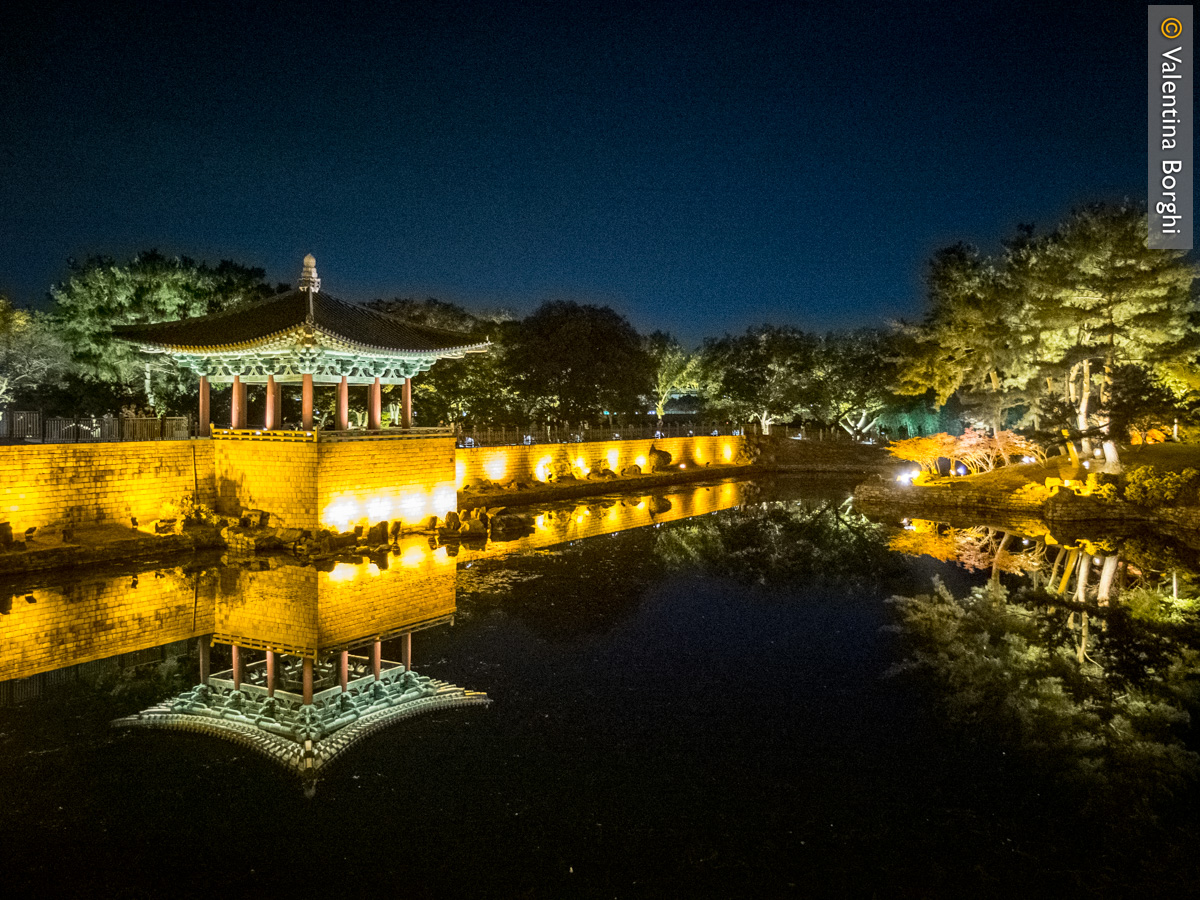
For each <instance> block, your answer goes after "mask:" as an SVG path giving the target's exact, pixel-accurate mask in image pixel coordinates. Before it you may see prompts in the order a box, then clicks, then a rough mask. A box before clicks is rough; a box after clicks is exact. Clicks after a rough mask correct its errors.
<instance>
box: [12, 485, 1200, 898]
mask: <svg viewBox="0 0 1200 900" xmlns="http://www.w3.org/2000/svg"><path fill="white" fill-rule="evenodd" d="M852 488H853V484H851V483H843V482H839V481H812V480H808V481H805V480H797V479H789V478H776V479H762V480H759V481H755V482H747V481H723V482H713V483H711V484H700V485H689V486H686V487H676V488H671V489H667V490H660V491H658V492H656V493H654V494H646V495H640V496H639V495H620V494H614V495H612V496H608V497H598V498H590V499H587V500H580V501H573V502H570V503H563V504H557V505H554V506H551V507H547V508H544V509H537V510H529V512H528V515H527V516H526V518H525V525H526V526H527V527H524V528H521V529H518V530H517V531H516V532H514V533H512V534H511V535H509V536H510V538H511V539H510V540H505V541H496V540H493V541H489V542H486V543H484V542H472V543H459V542H454V541H446V540H444V539H443V540H439V539H438V538H437V537H430V536H426V535H419V536H413V537H411V538H407V539H405V540H404V542H402V543H401V545H399V546H397V547H396V548H394V549H393V550H392V551H391V552H390V553H386V554H384V555H383V556H382V557H381V556H379V555H376V556H375V557H363V558H347V559H344V560H342V561H339V562H337V563H336V564H327V565H324V566H322V567H319V568H314V567H312V566H306V565H301V564H299V563H298V562H297V561H296V560H292V559H288V558H274V559H267V558H253V557H251V558H224V559H221V558H215V557H214V558H207V557H201V558H197V559H193V560H188V561H187V562H186V564H181V565H178V566H176V567H170V568H159V569H148V570H139V569H138V568H137V567H136V566H130V567H125V568H119V567H118V568H116V569H112V570H105V571H94V572H83V573H69V574H68V573H62V574H59V575H53V574H51V575H48V576H46V577H43V578H41V579H39V580H27V581H22V582H12V583H9V584H5V585H3V586H0V601H2V602H3V605H2V606H0V613H3V615H0V700H2V701H3V703H4V705H3V706H0V796H3V797H4V803H3V805H2V806H0V834H3V836H4V837H3V841H2V842H0V845H2V846H3V851H2V852H0V861H2V862H3V865H4V871H5V877H6V882H7V883H8V884H9V885H13V886H15V887H16V888H18V889H20V888H27V889H31V890H32V889H36V890H41V891H45V892H46V893H47V894H49V895H55V894H64V895H71V896H93V895H103V896H146V897H150V896H156V897H157V896H162V895H167V894H170V895H174V896H180V895H183V896H191V895H199V894H202V893H203V894H206V895H213V894H214V893H216V894H221V893H224V894H225V895H236V896H244V895H248V894H250V893H252V892H259V891H265V892H270V893H272V894H280V893H288V892H309V893H311V892H313V891H314V889H315V890H318V891H321V892H325V891H339V892H346V891H349V892H352V893H356V894H357V893H363V892H365V891H368V890H371V891H377V890H383V891H386V892H387V893H388V894H389V895H399V896H404V897H442V896H456V897H476V896H491V897H597V898H600V897H619V898H625V897H697V896H714V897H741V896H745V897H751V896H753V897H776V896H796V897H807V896H872V895H876V896H889V897H910V896H911V897H929V896H961V895H962V894H963V893H964V892H965V891H967V890H970V891H971V892H972V893H974V894H975V895H980V896H1000V895H1010V894H1012V893H1013V892H1015V891H1025V892H1027V893H1030V894H1033V895H1039V896H1040V895H1045V894H1049V893H1051V892H1054V893H1057V894H1060V895H1063V896H1078V895H1084V896H1089V895H1098V896H1106V895H1112V894H1123V893H1128V892H1131V891H1133V890H1135V889H1141V890H1147V891H1152V892H1154V893H1165V892H1167V891H1172V892H1173V893H1178V894H1186V893H1188V891H1189V890H1190V889H1191V886H1192V884H1194V879H1195V878H1196V876H1197V875H1198V874H1200V872H1198V871H1197V868H1198V867H1197V864H1196V862H1195V859H1194V852H1193V849H1192V848H1193V846H1194V838H1195V834H1196V824H1197V822H1196V815H1195V813H1194V812H1193V810H1194V808H1195V806H1196V804H1195V800H1196V791H1195V773H1196V771H1197V769H1198V768H1200V766H1198V765H1197V759H1198V758H1197V756H1196V755H1195V750H1196V749H1197V738H1196V735H1195V733H1194V731H1193V729H1192V727H1191V724H1190V722H1191V716H1192V715H1194V714H1195V712H1196V711H1197V710H1196V706H1197V697H1198V696H1200V691H1198V690H1197V684H1198V679H1197V677H1196V676H1197V674H1198V673H1200V662H1198V658H1200V657H1198V654H1197V649H1196V648H1197V647H1200V638H1198V637H1197V635H1198V632H1197V627H1196V626H1197V616H1196V613H1195V604H1194V603H1193V601H1192V599H1191V598H1193V597H1194V596H1195V595H1196V590H1195V573H1196V571H1197V564H1196V552H1195V550H1194V549H1192V548H1189V547H1187V546H1186V545H1181V544H1175V543H1171V542H1170V541H1167V540H1166V539H1162V538H1159V537H1156V536H1154V535H1147V534H1126V535H1116V536H1111V535H1110V536H1105V535H1073V536H1070V537H1069V538H1068V537H1067V536H1061V535H1060V536H1055V535H1052V534H1050V533H1048V531H1046V530H1045V529H1044V528H1041V527H1040V526H1039V525H1038V523H1000V524H998V525H992V526H989V525H986V524H980V523H970V522H957V523H934V522H922V521H909V520H902V519H900V518H896V519H894V520H884V521H872V520H870V519H868V518H866V517H865V516H863V515H861V514H860V513H858V512H856V511H855V510H854V509H853V507H852V505H851V504H850V502H849V497H850V493H851V490H852ZM1081 585H1082V587H1080V586H1081ZM6 598H7V599H6ZM892 598H907V599H892ZM406 634H412V637H411V660H412V668H413V669H414V670H415V671H416V672H417V673H419V674H420V675H421V676H427V677H428V678H431V679H436V680H438V681H439V682H444V683H447V684H450V685H457V686H461V687H462V688H465V689H468V690H470V691H480V692H486V693H487V695H488V697H489V698H490V700H491V701H492V702H491V705H490V706H486V707H485V706H473V707H466V708H451V709H441V710H435V711H431V712H427V713H425V714H424V715H420V716H414V717H411V718H405V719H403V720H402V721H397V722H394V723H393V724H390V725H389V726H388V727H386V728H381V729H379V730H376V731H375V732H374V733H371V734H369V735H368V736H365V737H363V738H362V739H361V740H357V741H356V742H355V743H354V744H353V746H350V747H349V748H348V749H346V750H345V752H343V753H342V754H341V755H340V756H339V757H338V758H337V759H336V760H335V761H334V762H332V763H331V764H330V765H329V766H328V767H327V768H326V769H324V770H322V771H321V773H320V776H319V778H317V779H316V781H315V793H314V792H312V791H310V792H309V794H310V795H311V796H309V795H306V792H305V790H304V789H303V786H302V783H301V779H300V778H298V777H297V776H296V774H295V773H294V772H291V771H288V770H287V769H286V768H285V767H283V766H280V765H277V764H275V763H274V762H272V761H271V760H269V759H268V758H266V757H265V756H263V755H261V754H259V753H255V752H253V751H251V750H250V749H248V748H247V747H246V746H244V745H239V744H237V743H233V742H230V741H227V740H222V739H220V738H218V737H214V736H211V735H207V734H198V733H186V732H181V731H177V730H153V729H122V728H113V727H111V725H110V722H112V720H114V719H117V718H119V717H124V716H130V715H134V714H136V713H138V712H139V711H140V710H145V709H147V708H150V707H152V706H154V705H155V704H162V703H164V702H167V703H169V702H171V700H172V698H177V697H178V696H180V695H181V694H182V693H183V692H185V691H187V690H188V689H190V688H191V687H193V686H194V684H195V683H196V681H197V680H198V677H199V676H198V672H199V668H198V667H199V655H198V652H197V646H198V640H197V639H198V638H201V637H204V643H205V644H207V642H208V641H207V636H208V635H216V636H217V642H216V644H215V646H214V647H213V649H212V651H211V653H212V670H213V672H217V670H219V669H221V668H226V669H227V668H229V665H230V657H229V649H228V646H227V643H228V642H229V641H232V640H235V639H236V640H240V641H242V643H243V644H244V645H245V646H246V647H248V648H252V647H260V648H261V647H267V646H274V647H277V648H280V649H288V650H289V651H291V652H294V653H295V654H296V655H297V657H299V656H303V655H304V654H306V653H307V654H316V655H317V657H318V659H319V660H321V659H325V658H327V657H328V658H331V659H332V658H335V656H336V653H337V652H338V651H339V650H340V649H344V648H347V647H350V648H352V649H353V652H355V653H358V652H360V651H359V650H358V649H354V648H358V647H362V646H363V645H364V641H365V639H366V638H367V637H370V636H379V637H381V638H382V655H383V657H384V659H385V660H392V661H394V660H400V659H402V658H403V657H404V654H405V653H406V652H409V647H408V646H406V645H405V641H406V639H405V638H404V637H403V635H406ZM222 636H224V637H222ZM223 641H224V643H223ZM248 652H250V653H253V652H254V651H252V650H250V651H248ZM331 654H333V656H331ZM261 656H262V654H261V653H259V658H261ZM360 668H361V667H360ZM285 669H286V666H285ZM256 671H257V670H256ZM333 671H334V670H333V669H331V668H329V667H328V666H327V667H325V668H324V669H320V668H319V670H318V673H317V689H318V691H319V690H320V689H321V686H322V684H324V683H325V682H322V681H321V679H322V678H323V677H324V678H326V679H327V681H328V679H329V678H333V679H334V680H335V681H336V674H331V673H332V672H333ZM322 672H324V675H323V674H322ZM247 679H248V681H252V680H253V679H252V678H250V676H247ZM293 681H294V679H293ZM283 683H285V685H290V684H292V683H293V682H286V681H285V682H283ZM251 689H253V690H258V691H260V692H261V690H262V688H261V686H259V687H253V688H243V690H251ZM331 690H333V691H334V693H336V688H333V689H331Z"/></svg>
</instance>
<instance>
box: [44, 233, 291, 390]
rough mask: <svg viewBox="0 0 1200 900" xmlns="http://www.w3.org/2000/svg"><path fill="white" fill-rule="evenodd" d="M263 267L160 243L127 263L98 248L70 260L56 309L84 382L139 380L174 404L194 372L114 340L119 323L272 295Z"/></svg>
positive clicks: (56, 292)
mask: <svg viewBox="0 0 1200 900" xmlns="http://www.w3.org/2000/svg"><path fill="white" fill-rule="evenodd" d="M264 275H265V273H264V271H263V270H262V269H249V268H246V267H244V266H240V265H238V264H236V263H233V262H229V261H227V260H226V261H222V262H221V263H220V264H219V265H217V266H216V267H215V268H214V267H210V266H209V265H207V264H206V263H197V262H195V261H193V260H191V259H188V258H186V257H166V256H163V255H162V254H161V253H158V252H157V251H154V250H151V251H148V252H145V253H140V254H138V255H137V256H135V257H134V258H133V259H131V260H130V261H129V262H127V263H124V264H119V263H117V262H116V261H115V260H112V259H109V258H107V257H99V256H93V257H89V258H88V259H86V260H84V261H83V262H76V261H71V262H70V264H69V274H68V276H67V279H66V281H64V282H62V283H61V284H58V285H56V286H55V287H54V288H52V289H51V291H50V297H51V299H52V300H53V301H54V309H53V312H52V316H53V318H54V321H55V322H56V325H57V328H58V331H59V334H60V335H61V336H62V339H63V341H64V342H65V343H66V345H67V347H68V349H69V350H70V353H71V357H72V360H73V361H74V363H75V366H76V369H77V374H78V375H79V377H80V379H81V381H82V382H86V381H89V380H90V381H98V382H101V383H108V384H110V385H113V384H115V385H120V386H121V387H122V388H124V389H126V390H128V389H131V388H133V387H134V385H139V384H140V387H141V388H142V390H143V391H144V392H145V396H146V399H147V400H148V401H149V402H150V404H151V405H152V406H153V405H155V404H156V403H157V404H158V405H161V406H165V407H170V406H171V405H172V403H173V402H175V401H176V400H177V399H178V395H179V394H180V393H181V392H182V390H183V389H184V388H185V386H186V385H185V381H186V379H187V376H181V374H180V373H179V372H178V371H177V370H176V369H175V367H174V366H173V365H171V364H170V363H169V361H167V360H166V358H165V357H161V356H156V357H147V356H146V355H144V354H141V353H139V352H138V350H137V349H136V348H134V347H132V346H131V345H129V344H127V343H125V342H124V341H116V340H113V339H112V327H113V326H114V325H126V324H134V323H138V324H140V323H152V322H166V321H171V320H174V319H186V318H190V317H193V316H203V315H207V314H209V313H215V312H221V311H222V310H225V309H230V308H233V307H235V306H238V305H240V304H242V303H246V302H249V301H251V300H257V299H261V298H264V297H269V296H270V295H271V294H272V293H273V292H274V290H273V289H272V288H271V287H270V286H269V285H267V284H266V283H265V282H264V281H263V276H264ZM277 289H286V286H284V285H280V286H279V288H277ZM277 289H276V290H277ZM189 407H190V404H189Z"/></svg>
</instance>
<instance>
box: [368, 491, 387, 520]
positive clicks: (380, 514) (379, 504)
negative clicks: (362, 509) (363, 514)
mask: <svg viewBox="0 0 1200 900" xmlns="http://www.w3.org/2000/svg"><path fill="white" fill-rule="evenodd" d="M391 517H392V500H391V498H390V497H374V498H372V499H371V500H369V501H367V518H368V519H370V520H371V521H372V522H379V521H382V520H383V519H390V518H391Z"/></svg>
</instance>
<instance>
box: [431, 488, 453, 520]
mask: <svg viewBox="0 0 1200 900" xmlns="http://www.w3.org/2000/svg"><path fill="white" fill-rule="evenodd" d="M451 509H458V492H457V491H455V490H454V488H453V487H447V486H443V487H440V488H438V489H437V490H435V491H434V492H433V506H432V510H431V512H430V515H444V514H445V513H446V512H447V511H449V510H451Z"/></svg>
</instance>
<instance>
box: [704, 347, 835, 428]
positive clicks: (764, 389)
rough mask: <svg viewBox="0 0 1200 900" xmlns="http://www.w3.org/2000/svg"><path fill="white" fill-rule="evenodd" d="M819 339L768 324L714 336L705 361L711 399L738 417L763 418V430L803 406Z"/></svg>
mask: <svg viewBox="0 0 1200 900" xmlns="http://www.w3.org/2000/svg"><path fill="white" fill-rule="evenodd" d="M816 347H817V341H816V339H815V338H813V337H812V336H811V335H808V334H805V333H804V332H803V331H799V330H797V329H795V328H776V327H773V326H770V325H764V326H762V327H760V328H750V329H748V330H747V331H746V333H745V334H744V335H740V336H737V337H731V336H729V335H726V336H725V337H722V338H716V339H713V338H710V339H709V340H708V341H706V342H705V345H704V351H703V357H702V360H703V361H702V364H701V371H702V375H701V392H702V394H703V396H704V399H705V401H706V403H707V404H708V405H709V406H710V407H711V408H712V409H715V410H717V411H719V412H722V413H724V414H726V415H728V416H730V417H732V418H734V419H737V420H742V421H745V420H748V419H758V421H759V424H760V425H761V426H762V430H763V434H770V431H771V425H772V424H773V423H775V422H780V421H791V420H792V419H793V418H795V417H796V416H797V415H799V414H800V413H801V411H802V410H803V409H804V404H805V400H806V396H807V395H806V389H807V387H808V384H809V375H810V372H811V370H812V367H813V361H814V357H815V354H816Z"/></svg>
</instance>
